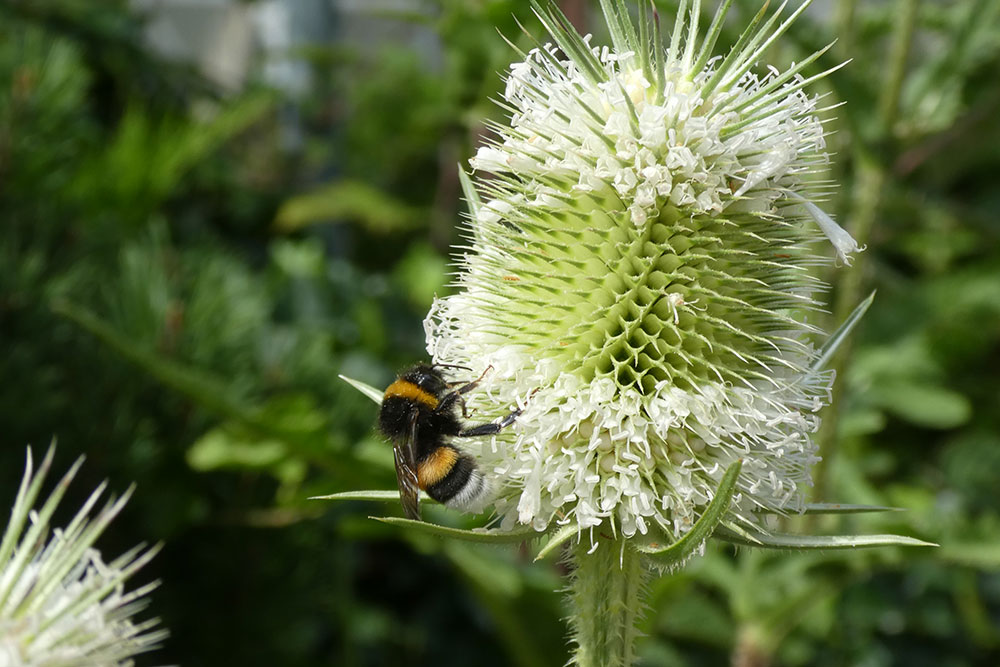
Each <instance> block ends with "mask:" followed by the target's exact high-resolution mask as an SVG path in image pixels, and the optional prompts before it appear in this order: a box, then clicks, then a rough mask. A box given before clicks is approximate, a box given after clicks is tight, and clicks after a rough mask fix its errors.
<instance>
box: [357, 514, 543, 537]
mask: <svg viewBox="0 0 1000 667" xmlns="http://www.w3.org/2000/svg"><path fill="white" fill-rule="evenodd" d="M371 518H372V519H375V520H376V521H381V522H382V523H387V524H390V525H393V526H399V527H401V528H405V529H406V530H412V531H416V532H418V533H422V534H425V535H433V536H434V537H448V538H454V539H459V540H466V541H467V542H484V543H488V544H508V543H511V542H524V541H525V540H530V539H533V538H536V537H540V536H541V535H542V533H539V532H538V531H537V530H535V529H534V528H531V527H526V528H518V529H516V530H511V531H499V530H489V529H486V528H473V529H471V530H466V529H464V528H451V527H449V526H439V525H437V524H434V523H427V522H426V521H415V520H413V519H404V518H401V517H394V516H373V517H371Z"/></svg>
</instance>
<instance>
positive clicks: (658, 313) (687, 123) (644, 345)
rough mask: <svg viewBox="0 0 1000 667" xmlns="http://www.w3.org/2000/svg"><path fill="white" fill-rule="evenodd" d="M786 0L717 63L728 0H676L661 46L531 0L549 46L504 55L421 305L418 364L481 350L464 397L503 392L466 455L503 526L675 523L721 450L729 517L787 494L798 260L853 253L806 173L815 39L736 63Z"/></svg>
mask: <svg viewBox="0 0 1000 667" xmlns="http://www.w3.org/2000/svg"><path fill="white" fill-rule="evenodd" d="M806 4H808V3H803V5H802V6H801V7H799V8H798V9H797V10H795V11H794V12H792V13H791V14H789V15H788V17H787V18H784V17H782V9H783V8H784V5H782V8H779V9H778V11H777V12H775V13H774V14H772V15H771V16H770V17H767V16H766V14H765V13H764V12H763V11H762V12H761V13H760V14H758V15H757V17H755V19H754V21H753V22H752V24H751V25H750V27H749V28H748V29H747V30H746V32H745V33H744V35H743V37H742V38H741V39H740V40H739V42H738V43H737V45H736V46H735V47H734V48H733V49H732V50H731V51H730V52H729V54H728V55H726V56H725V57H724V58H713V57H711V53H712V50H713V47H714V43H715V39H716V37H717V36H718V31H719V27H720V26H721V24H722V20H723V18H724V17H725V13H726V11H727V9H728V6H729V3H728V2H726V3H724V4H723V5H722V6H721V7H720V9H719V12H718V13H717V14H716V16H715V18H714V19H713V21H712V24H711V27H710V28H709V31H708V33H707V34H706V36H705V37H704V39H699V37H698V31H697V18H698V15H699V12H700V3H699V2H697V1H696V2H694V4H693V5H692V6H690V7H688V3H686V2H682V3H681V11H680V12H679V14H678V20H677V22H676V24H675V26H674V29H673V32H672V37H671V39H670V41H669V44H668V45H665V46H664V45H661V44H660V43H659V33H658V28H657V25H658V24H657V22H656V21H655V20H653V19H652V18H650V17H649V16H646V15H645V12H643V13H642V14H643V16H641V17H640V23H639V25H638V26H635V25H633V24H632V23H631V21H630V19H629V18H628V12H627V10H626V8H625V7H624V6H623V5H622V3H621V1H620V0H617V1H616V0H603V1H602V7H603V8H604V13H605V17H606V19H607V20H608V24H609V27H610V33H611V36H612V39H613V41H614V48H613V49H609V48H606V47H601V48H597V47H591V46H590V40H589V38H583V37H580V36H579V35H578V34H577V33H576V32H575V31H573V30H572V28H571V27H569V24H568V22H567V21H566V20H565V18H564V17H562V16H561V15H560V14H559V13H558V10H557V9H554V8H552V7H548V8H542V7H539V6H537V5H536V13H537V14H538V16H539V18H540V19H541V21H542V23H543V25H544V26H545V27H546V29H547V30H548V31H549V33H550V35H551V36H552V38H553V40H554V41H555V43H556V45H557V46H554V45H544V46H542V45H539V46H538V47H537V48H535V49H533V50H531V51H530V52H529V53H527V54H522V55H523V60H522V61H521V62H519V63H516V64H514V65H513V66H512V67H511V70H510V73H509V75H508V79H507V87H506V91H505V93H504V100H503V102H502V103H501V105H502V106H503V107H504V108H505V109H506V110H507V111H508V112H509V115H510V118H509V121H510V122H509V125H497V126H495V127H494V128H493V129H494V131H495V135H496V136H495V138H494V139H493V140H492V141H491V142H490V143H489V144H488V145H487V146H485V147H484V148H482V149H480V151H479V152H478V154H477V155H476V157H475V158H474V159H473V160H472V163H471V164H472V166H473V168H474V169H475V170H476V172H477V175H478V176H479V178H478V179H477V180H476V182H475V183H474V184H471V183H469V182H468V181H466V183H469V187H470V188H475V189H474V190H472V189H469V190H468V191H467V197H468V199H469V201H470V207H471V208H472V218H471V221H470V228H471V229H470V232H471V241H472V244H471V248H470V252H469V253H468V254H467V255H466V257H465V259H464V262H463V269H462V272H461V274H460V277H459V280H458V283H459V286H460V288H461V289H460V291H459V292H458V293H457V294H455V295H453V296H450V297H448V298H445V299H441V300H439V301H437V302H436V304H435V307H434V309H433V310H432V312H431V315H430V316H429V317H428V320H427V329H428V346H429V349H430V351H431V353H432V355H433V356H434V358H435V360H436V361H438V362H442V363H450V364H459V365H464V366H467V367H470V368H472V369H473V370H474V371H475V372H481V371H482V370H484V369H486V368H487V367H489V366H492V370H490V372H488V373H487V374H486V377H485V378H484V380H483V382H482V389H483V391H481V392H478V393H476V394H475V395H472V396H470V398H469V407H474V408H478V409H480V410H482V411H483V412H486V413H489V414H502V413H503V412H504V411H506V410H507V409H508V408H509V406H510V405H511V404H515V403H516V404H518V405H520V406H522V407H523V408H524V411H523V413H522V414H521V416H520V417H519V419H518V421H517V423H516V426H515V428H514V430H513V432H512V433H511V434H501V435H500V436H498V437H497V438H495V439H494V441H493V442H492V443H491V445H490V446H486V447H484V448H483V451H482V452H481V453H479V460H480V462H481V464H482V467H483V469H484V470H485V471H486V472H487V473H488V474H489V475H491V476H492V477H493V478H494V481H495V484H494V486H495V487H496V488H498V489H499V493H498V496H497V498H496V501H495V508H496V510H497V512H498V513H499V514H500V515H501V516H502V517H503V520H504V522H505V523H506V524H507V525H512V524H514V523H523V524H530V525H533V526H534V527H535V528H536V529H539V530H541V529H544V528H546V527H547V526H548V525H549V524H550V522H552V521H557V522H559V523H563V524H570V525H574V524H575V525H576V526H578V528H579V529H581V530H583V529H588V528H593V527H595V526H598V525H602V524H609V527H610V529H611V531H612V532H613V533H617V532H619V531H620V532H621V533H622V534H624V535H626V536H630V535H633V534H634V533H636V532H637V531H638V532H640V533H645V532H646V530H647V527H648V522H650V521H653V522H655V523H656V524H658V525H659V527H660V528H661V529H662V530H665V531H667V533H668V534H669V535H673V536H675V537H676V536H679V535H682V534H683V533H684V532H685V531H686V530H687V529H688V528H689V527H690V526H691V525H692V523H693V522H694V521H695V520H696V519H697V517H698V516H699V514H700V512H701V510H702V509H703V508H704V507H706V506H707V505H708V503H709V502H710V501H711V499H712V497H713V493H714V490H715V489H716V488H717V487H718V484H719V480H720V479H721V478H722V476H723V473H724V471H725V470H726V469H727V468H728V467H729V466H730V465H731V464H732V463H733V462H734V461H736V460H739V459H743V461H744V464H743V468H742V472H741V475H740V478H739V484H738V489H739V493H738V494H737V497H736V498H735V499H734V502H733V505H732V510H731V511H733V512H739V513H742V514H746V515H747V516H748V517H750V518H752V516H753V515H752V514H751V512H750V510H752V509H755V508H760V507H763V508H769V509H788V510H794V509H796V508H798V507H800V506H801V503H802V491H803V487H804V486H805V485H807V484H809V481H810V480H809V467H810V465H811V464H812V463H813V461H814V459H815V457H814V451H815V450H814V446H813V444H812V443H811V441H810V437H809V435H810V433H812V432H813V431H814V430H815V429H816V428H817V427H818V418H817V417H816V411H817V410H818V409H819V408H820V407H822V406H823V405H824V404H825V403H826V402H827V400H828V394H829V389H830V383H831V382H832V377H831V376H830V375H829V374H823V373H817V372H816V371H815V370H814V369H812V368H811V365H812V364H813V362H814V361H815V360H816V352H815V348H814V346H813V337H814V335H815V334H816V333H817V330H816V329H815V328H814V327H813V326H812V325H811V324H810V323H809V317H810V315H811V313H812V312H813V311H815V310H817V309H818V308H820V307H821V303H820V302H819V301H818V300H817V295H818V294H819V293H820V291H821V289H822V285H821V284H820V283H819V282H818V281H817V280H816V279H815V278H814V277H813V274H812V272H811V271H812V269H813V267H814V266H815V265H817V264H822V263H828V262H830V261H831V260H830V259H829V258H828V257H826V256H825V255H826V254H827V253H824V252H823V250H824V247H823V245H822V244H821V243H820V242H821V241H822V238H823V236H824V234H825V235H826V236H827V238H829V239H830V240H831V241H833V243H834V245H835V247H836V250H837V253H838V254H839V255H840V256H842V257H844V258H846V256H847V253H849V252H851V251H853V250H855V249H856V247H853V241H850V237H849V236H847V235H846V234H845V233H843V230H841V229H840V228H839V227H837V226H836V224H835V223H833V221H832V220H831V219H829V217H828V216H825V215H823V214H821V213H818V211H819V209H818V208H816V206H815V205H814V204H813V203H812V199H813V198H814V197H815V196H816V195H817V193H818V191H819V190H818V189H819V187H820V186H819V185H817V183H815V182H808V181H806V180H805V179H806V178H807V175H808V174H809V173H810V172H812V171H814V170H815V169H816V167H817V166H818V165H822V164H823V163H824V162H825V161H826V159H827V156H826V154H825V153H824V134H823V127H822V125H821V123H820V121H819V120H818V118H817V117H816V107H817V99H816V98H815V97H808V96H807V95H806V93H805V92H803V90H802V89H803V87H804V86H805V85H806V83H808V82H809V81H810V80H809V79H804V78H803V77H802V76H801V74H800V71H801V70H802V69H803V68H804V67H806V66H808V65H809V64H810V63H812V62H813V61H814V60H815V58H816V57H817V56H815V55H814V56H812V57H810V58H807V59H806V60H805V61H803V62H802V63H800V64H799V65H796V66H794V67H792V68H791V69H790V70H787V71H785V72H780V71H778V70H775V69H771V70H769V72H768V73H767V74H765V75H762V76H759V75H757V74H756V73H754V72H753V71H751V68H752V66H753V65H754V64H755V62H756V61H757V59H758V58H759V57H760V55H761V54H762V52H763V51H764V50H765V49H766V48H767V46H768V45H769V44H770V43H771V42H772V41H773V40H774V39H775V38H776V37H777V36H778V35H780V34H781V33H782V32H783V31H784V30H785V29H786V28H787V27H788V25H789V24H790V22H791V21H792V20H794V18H795V17H796V16H797V15H798V14H799V13H801V11H802V10H803V9H804V7H805V5H806ZM688 9H690V12H688V11H687V10H688ZM817 55H818V54H817ZM815 78H816V77H813V79H815ZM485 172H489V173H490V174H491V176H489V177H487V176H484V175H483V174H484V173H485ZM529 396H530V398H529ZM592 539H595V538H592Z"/></svg>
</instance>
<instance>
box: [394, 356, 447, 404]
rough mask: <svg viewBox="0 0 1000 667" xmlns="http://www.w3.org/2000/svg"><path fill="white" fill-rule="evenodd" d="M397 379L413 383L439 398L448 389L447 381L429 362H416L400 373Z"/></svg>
mask: <svg viewBox="0 0 1000 667" xmlns="http://www.w3.org/2000/svg"><path fill="white" fill-rule="evenodd" d="M399 379H400V380H403V381H405V382H411V383H413V384H415V385H416V386H417V387H419V388H420V389H421V390H422V391H425V392H427V393H428V394H430V395H431V396H433V397H435V398H440V397H441V395H442V394H444V393H445V392H446V391H447V390H448V382H447V381H446V380H445V379H444V375H443V374H442V373H441V371H440V369H438V368H436V367H434V366H431V365H429V364H417V365H416V366H414V367H413V368H411V369H409V370H407V371H405V372H404V373H402V374H401V375H400V376H399Z"/></svg>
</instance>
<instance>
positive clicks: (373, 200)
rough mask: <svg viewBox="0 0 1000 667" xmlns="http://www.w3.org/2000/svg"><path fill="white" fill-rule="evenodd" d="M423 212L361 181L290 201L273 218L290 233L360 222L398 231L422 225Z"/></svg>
mask: <svg viewBox="0 0 1000 667" xmlns="http://www.w3.org/2000/svg"><path fill="white" fill-rule="evenodd" d="M421 218H422V214H421V211H420V209H417V208H415V207H413V206H409V205H407V204H404V203H403V202H400V201H399V200H397V199H396V198H395V197H393V196H392V195H390V194H388V193H386V192H382V191H381V190H378V189H376V188H374V187H372V186H371V185H368V184H367V183H363V182H360V181H339V182H337V183H331V184H330V185H327V186H324V187H322V188H320V189H318V190H315V191H313V192H309V193H306V194H302V195H298V196H297V197H292V198H291V199H288V200H287V201H286V202H285V203H284V204H282V205H281V208H279V209H278V213H277V215H276V216H275V219H274V225H275V227H276V228H277V229H278V230H279V231H283V232H291V231H295V230H297V229H301V228H303V227H307V226H309V225H314V224H318V223H325V222H344V221H357V222H359V223H361V224H362V225H364V226H365V227H366V228H368V229H369V230H371V231H374V232H383V233H385V232H399V231H403V230H406V229H412V228H414V227H416V226H418V225H419V223H420V220H421Z"/></svg>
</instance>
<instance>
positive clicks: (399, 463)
mask: <svg viewBox="0 0 1000 667" xmlns="http://www.w3.org/2000/svg"><path fill="white" fill-rule="evenodd" d="M419 414H420V413H419V411H418V410H417V409H413V410H411V411H410V428H409V429H407V431H406V435H404V436H403V437H402V438H401V439H400V440H399V441H397V442H393V443H392V453H393V457H394V458H395V459H396V484H397V485H398V486H399V500H400V501H401V502H402V503H403V514H405V515H406V518H407V519H416V520H418V521H419V520H420V501H419V499H418V497H417V495H418V494H419V493H420V483H419V482H418V481H417V453H416V447H417V415H419Z"/></svg>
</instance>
